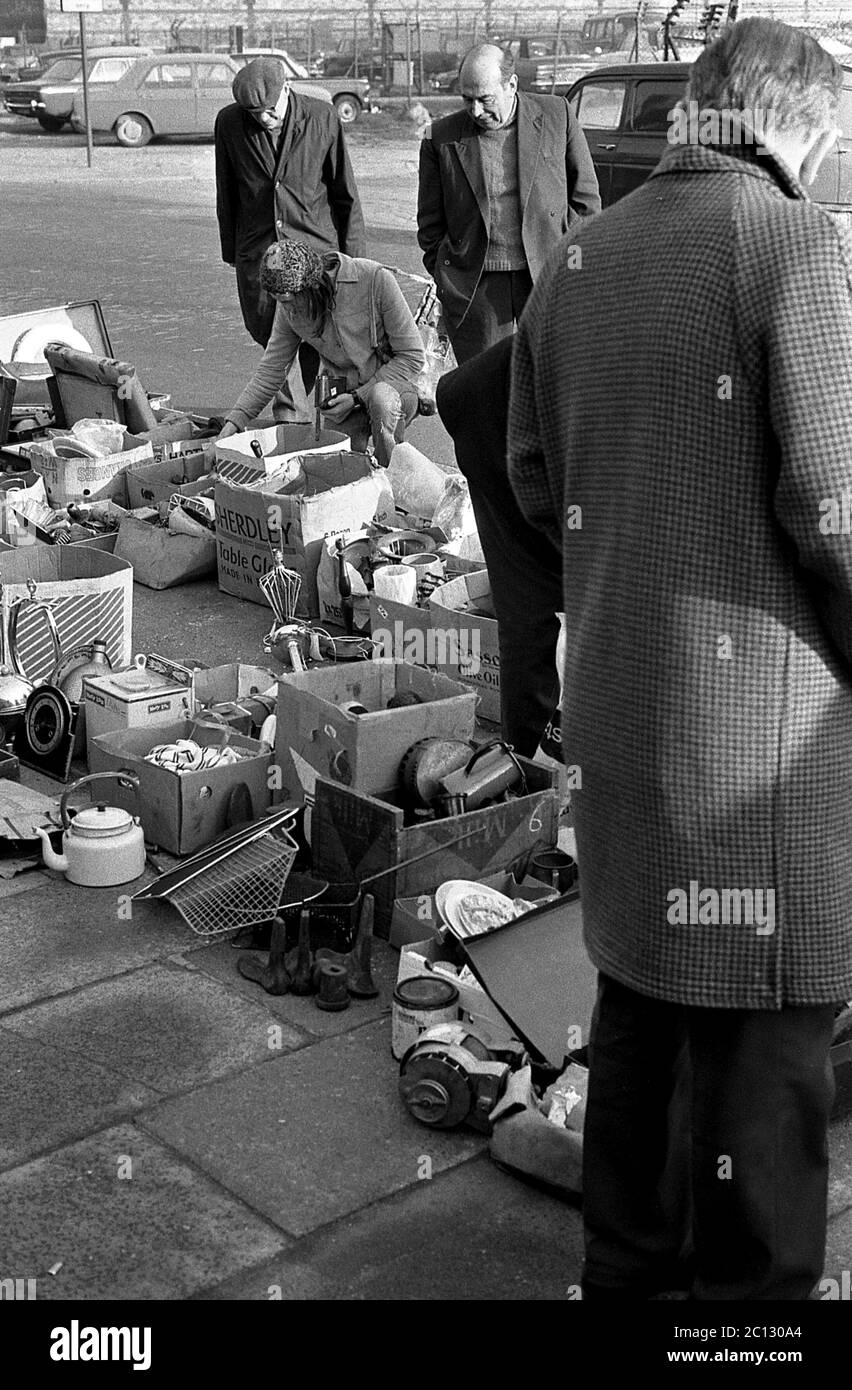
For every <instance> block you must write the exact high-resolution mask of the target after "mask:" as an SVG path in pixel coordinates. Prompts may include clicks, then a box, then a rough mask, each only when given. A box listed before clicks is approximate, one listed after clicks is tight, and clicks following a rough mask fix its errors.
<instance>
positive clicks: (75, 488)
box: [28, 441, 154, 507]
mask: <svg viewBox="0 0 852 1390" xmlns="http://www.w3.org/2000/svg"><path fill="white" fill-rule="evenodd" d="M28 456H29V460H30V463H31V464H32V467H33V470H34V471H35V472H36V473H39V474H41V476H42V477H43V478H44V485H45V488H46V489H47V497H48V501H49V502H50V504H51V506H52V507H67V506H68V503H69V502H100V501H103V500H104V499H105V498H107V497H111V498H112V499H113V500H114V501H116V502H117V503H118V504H119V506H122V507H123V506H126V505H127V488H126V483H125V477H124V474H125V469H127V468H129V467H131V466H132V465H135V464H139V463H142V462H143V461H144V460H145V459H153V457H154V449H153V446H152V445H151V443H150V441H149V442H148V443H145V444H139V445H137V446H136V447H135V448H132V449H125V450H124V451H123V453H120V454H108V455H107V457H106V458H102V459H84V458H80V459H63V458H55V457H54V456H53V455H52V454H49V453H47V452H46V451H45V448H44V446H43V445H40V444H38V443H33V444H31V445H29V447H28Z"/></svg>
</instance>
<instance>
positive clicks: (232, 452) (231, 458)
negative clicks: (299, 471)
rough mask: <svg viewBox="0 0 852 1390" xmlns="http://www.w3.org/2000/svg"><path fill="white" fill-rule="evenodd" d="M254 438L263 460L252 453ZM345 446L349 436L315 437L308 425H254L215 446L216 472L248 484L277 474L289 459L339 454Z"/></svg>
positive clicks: (323, 432)
mask: <svg viewBox="0 0 852 1390" xmlns="http://www.w3.org/2000/svg"><path fill="white" fill-rule="evenodd" d="M253 439H257V440H258V441H259V442H260V447H261V449H262V450H263V453H264V457H263V458H257V457H256V456H255V454H253V453H252V449H251V442H252V440H253ZM348 447H349V435H348V434H346V433H345V432H344V431H342V430H320V433H319V438H317V434H316V429H315V427H314V426H313V425H312V424H284V425H267V426H262V425H261V426H257V427H253V428H251V429H247V430H243V431H242V432H241V433H240V434H232V435H230V436H229V437H228V439H225V440H223V441H222V443H221V444H217V445H216V471H217V472H218V474H219V477H220V478H228V479H229V481H230V482H232V483H242V484H245V483H250V482H252V481H253V480H256V479H258V478H259V477H264V476H265V477H267V478H271V477H272V476H273V475H274V474H276V473H280V472H281V471H282V469H284V468H285V466H286V465H287V464H288V463H289V462H290V460H291V459H295V458H299V457H301V456H302V455H305V454H339V453H340V452H341V450H346V449H348Z"/></svg>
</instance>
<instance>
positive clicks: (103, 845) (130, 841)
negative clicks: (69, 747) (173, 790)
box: [37, 772, 145, 888]
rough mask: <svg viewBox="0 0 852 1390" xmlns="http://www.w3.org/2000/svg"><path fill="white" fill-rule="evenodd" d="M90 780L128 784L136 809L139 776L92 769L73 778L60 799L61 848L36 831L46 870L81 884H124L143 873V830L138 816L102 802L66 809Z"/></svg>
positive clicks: (85, 885)
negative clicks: (73, 796) (60, 850)
mask: <svg viewBox="0 0 852 1390" xmlns="http://www.w3.org/2000/svg"><path fill="white" fill-rule="evenodd" d="M92 782H118V783H119V785H120V786H123V787H132V788H133V792H134V795H135V799H136V808H137V811H138V809H139V778H138V777H133V776H131V775H130V773H124V772H93V773H91V775H90V776H88V777H81V778H80V779H79V781H77V782H72V784H71V786H70V787H69V788H68V790H67V791H66V792H65V793H64V795H63V797H62V800H61V801H60V803H59V815H60V819H61V821H62V829H63V834H62V853H61V854H57V853H56V852H55V850H54V849H53V846H52V845H51V843H50V836H49V835H48V832H47V831H46V830H44V829H40V830H38V831H37V834H38V836H39V838H40V839H41V842H42V854H43V857H44V862H45V864H46V865H47V867H48V869H57V870H59V872H60V873H64V874H65V877H66V878H67V879H68V881H69V882H70V883H79V884H81V885H83V886H84V887H86V888H111V887H114V886H115V885H116V884H118V883H129V882H130V880H131V879H133V878H138V877H139V875H140V874H141V873H143V872H144V870H145V834H144V831H143V830H142V825H141V822H140V819H139V816H138V815H131V814H130V812H129V811H125V810H122V809H121V807H118V806H107V805H106V804H105V803H104V802H102V801H99V802H97V803H93V804H92V805H91V806H86V807H85V808H84V809H83V810H80V811H77V812H76V813H75V812H73V811H71V812H69V810H68V798H69V797H70V796H72V795H73V794H74V793H75V792H76V791H77V790H78V789H79V788H80V787H82V786H85V785H87V784H89V785H91V783H92ZM72 816H73V820H72Z"/></svg>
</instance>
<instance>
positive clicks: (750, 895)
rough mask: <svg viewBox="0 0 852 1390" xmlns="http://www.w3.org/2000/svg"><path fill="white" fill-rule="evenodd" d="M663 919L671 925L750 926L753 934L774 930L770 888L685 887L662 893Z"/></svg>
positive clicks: (695, 882)
mask: <svg viewBox="0 0 852 1390" xmlns="http://www.w3.org/2000/svg"><path fill="white" fill-rule="evenodd" d="M666 902H667V903H668V908H667V911H666V921H667V922H668V923H669V926H672V927H740V926H743V927H753V928H754V932H755V935H756V936H772V935H773V934H774V932H775V889H774V888H702V887H701V885H700V884H699V883H698V880H697V879H691V880H690V883H689V887H688V888H671V889H669V892H668V894H667V895H666Z"/></svg>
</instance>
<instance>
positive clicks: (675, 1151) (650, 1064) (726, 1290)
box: [583, 976, 834, 1300]
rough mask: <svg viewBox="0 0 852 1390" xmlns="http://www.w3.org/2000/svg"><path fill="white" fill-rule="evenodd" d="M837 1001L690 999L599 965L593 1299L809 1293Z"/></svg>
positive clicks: (590, 1121)
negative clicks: (796, 1003)
mask: <svg viewBox="0 0 852 1390" xmlns="http://www.w3.org/2000/svg"><path fill="white" fill-rule="evenodd" d="M833 1012H834V1011H833V1008H832V1007H831V1006H822V1007H818V1008H789V1009H782V1010H780V1011H778V1012H769V1011H766V1010H739V1009H693V1008H684V1007H682V1006H681V1005H679V1004H670V1003H666V1002H661V1001H660V1000H656V999H649V998H648V997H647V996H644V995H641V994H637V993H635V992H634V991H633V990H630V989H627V988H626V987H625V986H623V985H619V984H618V983H616V982H615V981H614V980H612V979H608V978H607V977H606V976H602V977H601V979H600V983H599V992H598V1000H597V1004H596V1008H595V1016H594V1020H593V1024H592V1034H591V1039H590V1046H589V1091H588V1096H587V1099H586V1117H585V1124H584V1128H583V1220H584V1225H585V1230H586V1262H585V1269H584V1277H583V1297H584V1298H588V1299H592V1298H596V1299H602V1298H610V1299H614V1298H625V1299H626V1298H630V1299H635V1298H637V1297H645V1298H648V1297H652V1296H653V1295H654V1294H656V1293H658V1292H660V1291H662V1290H671V1289H689V1290H690V1293H691V1296H692V1298H694V1299H698V1300H723V1299H724V1300H739V1299H742V1300H769V1299H783V1300H804V1299H806V1298H807V1297H808V1294H809V1292H810V1291H811V1289H812V1288H813V1286H814V1285H815V1284H816V1283H817V1281H818V1280H819V1278H820V1276H821V1274H822V1268H823V1260H824V1256H825V1232H826V1202H827V1191H828V1146H827V1142H826V1131H827V1126H828V1117H829V1113H830V1110H831V1105H832V1101H833V1097H834V1077H833V1072H832V1067H831V1062H830V1060H829V1047H830V1044H831V1032H832V1022H833Z"/></svg>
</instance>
